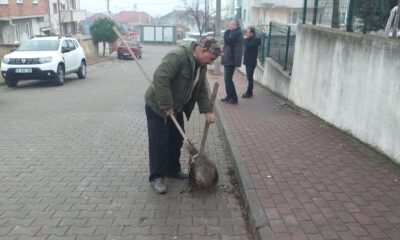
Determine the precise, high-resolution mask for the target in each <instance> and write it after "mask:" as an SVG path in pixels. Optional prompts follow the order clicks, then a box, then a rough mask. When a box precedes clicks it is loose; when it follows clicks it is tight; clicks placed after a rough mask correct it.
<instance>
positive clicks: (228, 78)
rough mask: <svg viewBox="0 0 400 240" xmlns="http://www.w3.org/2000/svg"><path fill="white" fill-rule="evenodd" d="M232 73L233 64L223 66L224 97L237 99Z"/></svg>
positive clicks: (233, 71) (233, 70) (233, 69)
mask: <svg viewBox="0 0 400 240" xmlns="http://www.w3.org/2000/svg"><path fill="white" fill-rule="evenodd" d="M234 73H235V67H234V66H224V79H225V89H226V97H227V98H228V99H230V100H234V101H237V100H238V97H237V94H236V88H235V84H234V83H233V74H234Z"/></svg>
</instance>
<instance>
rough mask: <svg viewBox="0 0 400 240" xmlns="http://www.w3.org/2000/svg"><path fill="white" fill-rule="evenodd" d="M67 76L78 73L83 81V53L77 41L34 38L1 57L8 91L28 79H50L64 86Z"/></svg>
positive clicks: (84, 58)
mask: <svg viewBox="0 0 400 240" xmlns="http://www.w3.org/2000/svg"><path fill="white" fill-rule="evenodd" d="M70 73H77V74H78V77H79V78H80V79H84V78H85V77H86V57H85V52H84V51H83V49H82V47H81V46H80V45H79V43H78V41H76V39H74V38H69V37H57V36H55V37H34V38H32V39H30V40H28V41H26V42H24V43H23V44H21V45H20V46H19V47H18V48H17V49H16V50H14V51H13V52H12V53H10V54H8V55H6V56H4V59H3V61H2V64H1V74H2V76H3V77H4V80H5V81H6V84H7V86H9V87H15V86H17V84H18V81H19V80H27V79H51V80H53V81H54V83H55V84H56V85H63V84H64V80H65V75H66V74H70Z"/></svg>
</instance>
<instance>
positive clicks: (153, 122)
mask: <svg viewBox="0 0 400 240" xmlns="http://www.w3.org/2000/svg"><path fill="white" fill-rule="evenodd" d="M145 110H146V116H147V129H148V134H149V163H150V177H149V181H153V180H154V179H156V178H160V177H165V176H168V175H173V174H175V173H178V172H179V171H180V170H181V164H180V162H179V158H180V157H181V147H182V144H183V139H182V136H181V135H180V134H179V131H178V129H177V128H176V127H175V125H174V123H173V122H172V120H171V119H169V118H168V119H164V118H162V117H160V116H159V115H157V114H156V113H155V112H153V110H151V108H150V107H148V106H147V105H146V107H145ZM176 120H177V121H178V122H179V125H181V127H182V129H184V121H183V113H182V112H180V113H177V114H176Z"/></svg>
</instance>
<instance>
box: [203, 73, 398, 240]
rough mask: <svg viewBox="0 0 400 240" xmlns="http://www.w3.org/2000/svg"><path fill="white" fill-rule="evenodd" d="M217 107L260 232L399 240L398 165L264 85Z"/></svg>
mask: <svg viewBox="0 0 400 240" xmlns="http://www.w3.org/2000/svg"><path fill="white" fill-rule="evenodd" d="M209 81H210V83H213V82H216V81H217V82H219V83H220V90H219V94H220V96H219V97H225V94H224V92H225V89H224V84H223V77H222V76H212V75H210V77H209ZM234 82H235V85H236V88H237V90H238V95H241V93H243V91H244V90H245V88H246V85H247V81H246V79H245V76H243V75H242V74H240V73H238V72H236V73H235V75H234ZM216 110H217V114H218V117H219V125H220V126H221V127H222V129H223V131H224V138H225V140H226V142H227V145H229V146H228V149H229V152H230V154H231V155H232V159H233V164H234V165H235V168H236V169H235V170H236V173H237V174H238V178H239V181H240V187H241V192H242V194H243V198H244V200H245V202H246V206H247V208H248V210H249V215H250V222H251V223H252V228H253V231H254V232H255V233H256V237H258V238H259V239H400V226H399V223H400V187H399V180H398V179H399V178H400V177H399V176H400V171H399V167H398V166H397V165H395V164H393V163H391V162H390V161H388V160H387V159H385V157H382V156H380V155H379V154H376V153H375V152H374V151H371V150H370V149H369V148H367V147H365V146H363V145H362V144H360V143H359V142H357V141H355V140H354V139H352V138H351V137H348V136H347V135H345V134H343V133H342V132H340V131H338V130H337V129H335V128H332V127H330V126H328V124H326V123H324V122H322V121H321V120H319V119H316V118H315V117H313V116H311V115H310V114H308V113H306V112H303V111H299V110H297V109H294V108H293V107H291V105H290V104H288V103H287V102H286V101H284V100H282V99H280V98H279V97H278V96H276V95H274V94H272V93H271V92H269V91H268V90H265V89H263V88H262V87H260V86H255V97H254V98H253V99H240V100H239V105H236V106H232V105H229V104H221V103H220V104H219V106H217V107H216ZM229 147H230V148H229Z"/></svg>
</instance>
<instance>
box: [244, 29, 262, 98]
mask: <svg viewBox="0 0 400 240" xmlns="http://www.w3.org/2000/svg"><path fill="white" fill-rule="evenodd" d="M260 43H261V41H260V39H259V38H257V37H256V30H255V29H254V27H248V28H247V30H246V39H245V40H244V59H243V64H244V65H246V76H247V81H248V85H247V91H246V92H245V93H244V94H243V95H242V98H251V97H252V96H253V75H254V69H255V68H256V66H257V55H258V46H260Z"/></svg>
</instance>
